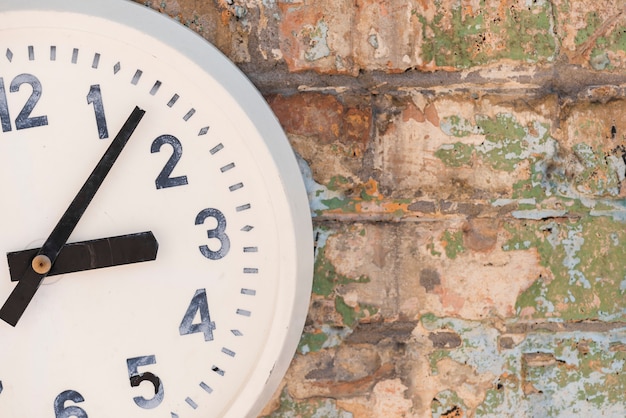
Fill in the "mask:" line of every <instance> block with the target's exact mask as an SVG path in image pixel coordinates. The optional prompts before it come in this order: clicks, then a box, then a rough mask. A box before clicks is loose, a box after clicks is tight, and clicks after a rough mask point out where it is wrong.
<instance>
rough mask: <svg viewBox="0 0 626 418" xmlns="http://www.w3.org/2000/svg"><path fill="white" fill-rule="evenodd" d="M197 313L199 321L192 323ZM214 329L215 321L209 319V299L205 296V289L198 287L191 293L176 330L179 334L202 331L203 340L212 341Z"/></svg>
mask: <svg viewBox="0 0 626 418" xmlns="http://www.w3.org/2000/svg"><path fill="white" fill-rule="evenodd" d="M197 313H198V314H200V322H199V323H196V324H194V323H193V319H194V318H195V317H196V314H197ZM214 329H215V322H213V321H211V315H210V314H209V301H208V300H207V297H206V289H198V290H196V293H195V294H194V295H193V298H191V303H190V304H189V308H187V312H185V316H184V317H183V320H182V321H181V323H180V326H179V327H178V331H179V332H180V335H189V334H195V333H196V332H202V333H203V334H204V341H213V330H214Z"/></svg>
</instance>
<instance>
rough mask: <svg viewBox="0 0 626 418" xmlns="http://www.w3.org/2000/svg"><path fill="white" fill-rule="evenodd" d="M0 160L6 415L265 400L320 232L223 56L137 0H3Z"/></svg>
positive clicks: (277, 137)
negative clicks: (314, 232)
mask: <svg viewBox="0 0 626 418" xmlns="http://www.w3.org/2000/svg"><path fill="white" fill-rule="evenodd" d="M0 176H1V177H2V183H1V185H0V192H1V193H2V206H1V207H0V214H1V216H0V231H2V233H1V234H0V252H2V253H3V254H2V257H0V304H2V307H1V308H0V319H2V321H0V341H1V344H0V416H3V417H4V416H7V417H26V418H30V417H36V418H46V417H50V418H86V417H89V418H98V417H103V418H111V417H146V418H150V417H163V418H174V417H178V418H188V417H202V418H209V417H237V418H239V417H245V416H255V415H256V414H258V413H259V411H260V410H261V409H262V408H263V407H264V406H265V403H267V401H268V400H269V398H270V397H271V395H272V394H273V392H274V391H275V390H276V388H277V387H278V384H279V383H280V380H281V379H282V376H283V374H284V372H285V371H286V369H287V367H288V365H289V363H290V360H291V358H292V356H293V354H294V351H295V348H296V345H297V343H298V340H299V337H300V334H301V332H302V327H303V325H304V320H305V317H306V313H307V308H308V303H309V297H310V292H311V280H312V265H313V243H312V240H313V237H312V229H311V216H310V211H309V206H308V201H307V197H306V192H305V189H304V183H303V181H302V177H301V175H300V171H299V169H298V164H297V161H296V158H295V156H294V153H293V151H292V149H291V148H290V146H289V143H288V142H287V139H286V137H285V135H284V133H283V132H282V130H281V128H280V126H279V124H278V122H277V120H276V118H275V117H274V115H273V114H272V112H271V110H270V109H269V107H268V106H267V104H266V103H265V101H264V100H263V98H262V96H261V95H260V94H259V93H258V92H257V91H256V90H255V89H254V87H253V86H252V84H251V83H250V82H249V81H248V80H247V79H246V78H245V76H243V75H242V73H241V72H240V71H239V70H238V69H237V68H236V67H235V66H234V65H233V64H232V63H230V62H229V61H228V60H227V59H226V58H225V57H224V56H223V55H221V53H219V52H218V51H217V50H216V49H215V48H214V47H212V46H211V45H209V44H208V43H207V42H206V41H204V40H203V39H201V38H200V37H199V36H197V35H196V34H194V33H193V32H191V31H189V30H188V29H186V28H184V27H182V26H181V25H180V24H178V23H177V22H174V21H171V20H169V19H168V18H166V17H163V16H161V15H159V14H158V13H156V12H154V11H152V10H150V9H147V8H145V7H142V6H139V5H137V4H135V3H132V2H128V1H123V0H116V1H111V0H109V1H93V0H89V1H87V0H19V1H18V0H16V1H9V0H5V1H3V2H2V3H1V4H0ZM4 253H6V257H5V256H4Z"/></svg>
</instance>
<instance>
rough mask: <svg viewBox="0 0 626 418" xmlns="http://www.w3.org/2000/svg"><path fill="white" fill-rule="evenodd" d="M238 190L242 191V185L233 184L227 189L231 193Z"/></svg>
mask: <svg viewBox="0 0 626 418" xmlns="http://www.w3.org/2000/svg"><path fill="white" fill-rule="evenodd" d="M239 189H243V183H237V184H233V185H232V186H230V187H229V188H228V190H230V191H231V192H234V191H237V190H239Z"/></svg>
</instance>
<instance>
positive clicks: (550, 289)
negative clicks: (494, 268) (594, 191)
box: [503, 216, 626, 321]
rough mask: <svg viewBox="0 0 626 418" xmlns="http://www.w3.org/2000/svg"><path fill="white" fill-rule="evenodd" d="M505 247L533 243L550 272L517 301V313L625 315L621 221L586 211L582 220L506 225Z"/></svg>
mask: <svg viewBox="0 0 626 418" xmlns="http://www.w3.org/2000/svg"><path fill="white" fill-rule="evenodd" d="M505 228H506V229H507V231H508V232H509V233H510V234H511V239H510V240H508V241H507V243H506V244H505V245H504V246H503V249H504V250H505V251H516V250H528V249H534V250H536V251H537V253H538V254H539V257H540V263H541V265H542V266H544V267H546V268H548V269H549V272H550V275H549V276H548V277H543V276H542V277H539V278H538V279H537V280H536V281H535V283H533V285H532V286H530V287H529V288H528V289H527V290H526V291H525V292H523V293H522V294H521V295H520V296H519V298H518V300H517V302H516V308H517V314H518V315H520V316H522V317H532V318H558V319H561V320H605V321H608V320H611V321H614V320H624V319H626V314H625V312H626V300H624V298H623V291H622V289H621V286H622V283H623V282H624V278H625V277H626V264H625V263H624V260H625V259H626V245H624V243H626V231H625V228H624V224H623V223H622V222H618V221H614V220H613V219H611V218H607V217H592V216H585V217H583V218H581V219H579V220H578V221H575V222H574V221H570V222H556V221H552V220H544V221H539V222H533V223H530V222H523V223H522V222H520V223H509V224H507V225H505Z"/></svg>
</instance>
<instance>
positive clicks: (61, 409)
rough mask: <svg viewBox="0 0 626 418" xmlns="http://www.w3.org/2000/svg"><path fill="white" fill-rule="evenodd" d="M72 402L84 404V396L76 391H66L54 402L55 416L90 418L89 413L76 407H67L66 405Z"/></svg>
mask: <svg viewBox="0 0 626 418" xmlns="http://www.w3.org/2000/svg"><path fill="white" fill-rule="evenodd" d="M68 401H72V402H74V403H81V402H84V401H85V399H84V398H83V395H81V394H80V393H78V392H76V391H75V390H66V391H65V392H62V393H61V394H59V396H57V397H56V399H55V400H54V414H55V415H54V416H55V418H88V417H87V412H85V410H84V409H82V408H79V407H78V406H76V405H71V406H65V403H66V402H68Z"/></svg>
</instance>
